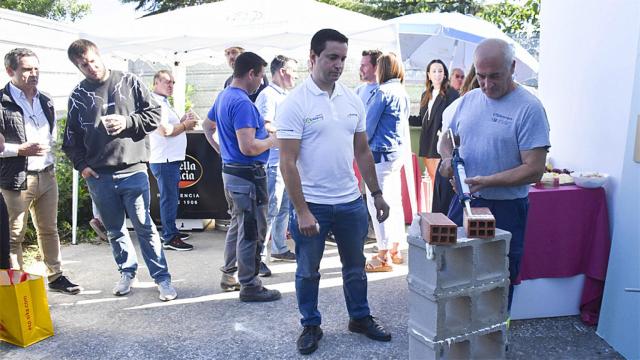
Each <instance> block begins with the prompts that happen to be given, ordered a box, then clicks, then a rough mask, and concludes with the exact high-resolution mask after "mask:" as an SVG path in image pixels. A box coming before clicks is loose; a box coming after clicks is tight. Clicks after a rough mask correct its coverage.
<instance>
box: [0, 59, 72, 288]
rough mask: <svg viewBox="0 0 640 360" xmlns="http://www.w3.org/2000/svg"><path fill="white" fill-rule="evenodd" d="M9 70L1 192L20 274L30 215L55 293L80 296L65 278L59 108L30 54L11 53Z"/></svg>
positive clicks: (2, 93) (1, 110) (1, 115)
mask: <svg viewBox="0 0 640 360" xmlns="http://www.w3.org/2000/svg"><path fill="white" fill-rule="evenodd" d="M4 65H5V69H6V71H7V75H9V77H10V78H11V81H10V82H9V83H8V84H7V85H6V86H5V87H4V89H2V90H0V99H1V104H0V133H1V134H2V135H3V136H4V137H5V139H6V143H5V148H4V150H3V151H2V152H1V153H0V188H1V189H2V196H3V197H4V199H5V201H6V204H7V210H8V214H9V229H10V253H11V262H12V266H13V267H14V268H19V269H22V267H23V266H24V264H23V258H22V242H23V240H24V234H25V231H26V229H27V219H28V214H27V211H28V212H29V213H30V214H31V216H32V218H33V224H34V225H35V227H36V231H37V233H38V244H39V246H40V251H41V252H42V255H43V260H44V263H45V265H46V267H47V276H48V280H49V290H51V291H58V292H62V293H65V294H71V295H74V294H77V293H78V292H80V290H81V288H80V286H78V285H76V284H73V283H72V282H71V281H69V279H67V277H65V276H63V275H62V268H61V263H62V260H61V257H60V238H59V237H58V222H57V217H56V214H57V213H58V183H57V182H56V174H55V169H54V162H55V158H54V155H53V152H52V151H51V149H52V147H53V145H54V144H55V137H56V122H55V112H54V109H53V102H52V101H51V98H50V97H48V96H47V95H45V94H43V93H41V92H40V91H38V88H37V86H38V80H39V67H40V61H39V60H38V57H37V56H36V54H35V53H34V52H33V51H31V50H29V49H25V48H16V49H13V50H11V51H9V52H8V53H7V54H6V55H5V57H4Z"/></svg>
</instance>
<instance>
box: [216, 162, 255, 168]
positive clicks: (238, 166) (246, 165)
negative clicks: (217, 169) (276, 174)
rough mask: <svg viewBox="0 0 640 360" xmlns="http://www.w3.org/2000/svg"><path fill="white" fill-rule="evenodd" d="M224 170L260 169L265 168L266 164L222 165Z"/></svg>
mask: <svg viewBox="0 0 640 360" xmlns="http://www.w3.org/2000/svg"><path fill="white" fill-rule="evenodd" d="M222 168H223V169H224V168H232V169H260V168H264V164H262V163H255V164H234V163H227V164H222Z"/></svg>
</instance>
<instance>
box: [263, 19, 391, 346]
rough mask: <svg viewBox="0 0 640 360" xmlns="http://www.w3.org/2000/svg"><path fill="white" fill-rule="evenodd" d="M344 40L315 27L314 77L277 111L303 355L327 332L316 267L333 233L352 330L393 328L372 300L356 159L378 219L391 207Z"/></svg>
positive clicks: (375, 332)
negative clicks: (351, 81)
mask: <svg viewBox="0 0 640 360" xmlns="http://www.w3.org/2000/svg"><path fill="white" fill-rule="evenodd" d="M347 43H348V39H347V38H346V37H345V36H344V35H342V34H341V33H339V32H338V31H336V30H333V29H323V30H320V31H318V32H317V33H316V34H315V35H314V36H313V38H312V39H311V51H310V55H309V59H310V64H311V76H310V77H309V78H307V79H306V80H305V82H304V83H303V84H302V85H300V86H299V87H297V88H296V89H295V90H293V91H292V92H291V93H290V94H289V96H288V97H287V98H286V99H285V100H284V102H283V103H282V104H281V105H280V107H278V111H277V113H276V127H277V132H276V133H277V137H278V140H279V143H280V168H281V171H282V176H283V177H284V181H285V185H286V188H287V193H288V194H289V199H290V200H291V202H292V204H293V206H294V208H295V211H292V212H291V220H290V222H289V231H290V232H291V235H292V236H293V239H294V241H295V243H296V262H297V268H296V296H297V300H298V308H299V310H300V313H301V314H302V319H301V324H302V326H303V327H304V330H303V331H302V334H301V335H300V337H299V338H298V342H297V346H298V351H299V352H300V353H301V354H310V353H312V352H314V351H315V350H316V349H317V348H318V341H319V340H320V339H321V338H322V330H321V329H320V323H321V316H320V312H319V311H318V288H319V284H320V273H319V272H318V270H319V268H320V261H321V260H322V254H323V252H324V243H325V238H326V237H327V234H328V232H329V231H331V232H332V233H333V234H334V236H335V240H336V244H337V245H338V252H339V254H340V260H341V262H342V279H343V283H344V285H343V288H344V295H345V300H346V303H347V310H348V312H349V317H350V320H349V330H350V331H352V332H359V333H363V334H365V335H366V336H367V337H369V338H371V339H374V340H379V341H390V340H391V334H390V333H389V332H388V331H386V330H385V329H384V328H383V327H382V325H380V323H379V322H378V321H377V320H376V319H375V318H373V317H372V316H371V313H370V311H369V304H368V302H367V275H366V273H365V270H364V266H365V257H364V255H363V247H364V240H365V238H366V236H367V229H368V220H367V209H366V206H365V204H364V201H363V199H362V195H361V193H360V190H359V189H358V182H357V180H356V177H355V174H354V171H353V160H354V158H355V160H356V162H357V164H358V167H359V168H360V172H361V173H362V176H363V179H364V181H365V182H366V184H367V186H368V188H369V189H372V190H373V191H372V196H373V197H374V198H375V207H376V214H377V218H378V221H380V222H382V221H384V220H385V219H386V218H387V217H388V216H389V206H388V205H387V203H386V202H385V201H384V199H383V198H382V191H380V187H379V186H378V181H377V178H376V172H375V167H374V162H373V156H372V155H371V151H370V150H369V145H368V143H367V134H366V132H365V114H364V106H363V104H362V101H361V100H360V98H358V96H357V95H356V94H355V93H354V92H353V91H351V90H350V89H348V88H347V87H346V86H344V85H342V84H340V83H338V82H337V81H338V79H339V78H340V75H342V70H343V69H344V62H345V59H346V57H347V48H348V46H347Z"/></svg>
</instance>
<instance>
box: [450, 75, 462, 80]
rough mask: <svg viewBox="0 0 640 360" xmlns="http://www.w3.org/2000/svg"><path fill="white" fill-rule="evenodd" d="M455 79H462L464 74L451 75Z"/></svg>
mask: <svg viewBox="0 0 640 360" xmlns="http://www.w3.org/2000/svg"><path fill="white" fill-rule="evenodd" d="M453 77H455V78H456V79H464V75H453Z"/></svg>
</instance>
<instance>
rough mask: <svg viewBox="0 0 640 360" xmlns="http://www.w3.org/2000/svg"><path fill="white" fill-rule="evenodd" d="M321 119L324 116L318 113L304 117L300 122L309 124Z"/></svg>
mask: <svg viewBox="0 0 640 360" xmlns="http://www.w3.org/2000/svg"><path fill="white" fill-rule="evenodd" d="M322 119H324V116H323V115H322V114H318V115H316V116H313V117H310V118H304V119H302V122H303V123H304V124H305V125H310V124H313V123H314V122H316V121H318V120H322Z"/></svg>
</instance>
